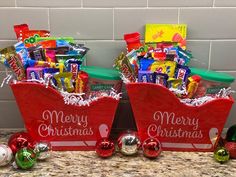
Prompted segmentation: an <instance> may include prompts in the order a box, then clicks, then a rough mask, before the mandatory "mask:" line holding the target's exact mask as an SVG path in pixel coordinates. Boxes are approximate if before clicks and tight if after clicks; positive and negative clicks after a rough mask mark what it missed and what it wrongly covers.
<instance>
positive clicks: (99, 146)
mask: <svg viewBox="0 0 236 177" xmlns="http://www.w3.org/2000/svg"><path fill="white" fill-rule="evenodd" d="M95 151H96V153H97V155H98V156H100V157H104V158H106V157H110V156H112V155H113V153H114V152H115V144H114V143H113V142H112V141H110V140H109V139H107V138H102V139H100V140H99V141H97V143H96V149H95Z"/></svg>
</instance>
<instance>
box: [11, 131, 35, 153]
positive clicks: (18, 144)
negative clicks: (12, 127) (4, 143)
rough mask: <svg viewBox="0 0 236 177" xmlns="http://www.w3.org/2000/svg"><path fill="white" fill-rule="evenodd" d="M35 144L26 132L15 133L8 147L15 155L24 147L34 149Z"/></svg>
mask: <svg viewBox="0 0 236 177" xmlns="http://www.w3.org/2000/svg"><path fill="white" fill-rule="evenodd" d="M34 144H35V143H34V141H33V140H32V138H31V137H30V135H29V134H28V133H26V132H18V133H15V134H13V135H12V136H11V137H10V139H9V141H8V146H9V147H10V148H11V150H12V152H13V154H16V152H17V151H18V150H19V149H21V148H24V147H28V148H31V149H34Z"/></svg>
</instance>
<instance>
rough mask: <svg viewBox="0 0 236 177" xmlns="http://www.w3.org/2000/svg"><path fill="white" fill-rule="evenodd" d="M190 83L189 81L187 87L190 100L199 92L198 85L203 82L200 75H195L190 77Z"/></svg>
mask: <svg viewBox="0 0 236 177" xmlns="http://www.w3.org/2000/svg"><path fill="white" fill-rule="evenodd" d="M188 81H189V83H188V86H187V92H188V98H192V97H193V96H194V94H195V93H196V91H197V88H198V84H199V82H200V81H201V77H200V76H198V75H194V76H191V77H189V78H188Z"/></svg>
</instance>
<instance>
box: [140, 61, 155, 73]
mask: <svg viewBox="0 0 236 177" xmlns="http://www.w3.org/2000/svg"><path fill="white" fill-rule="evenodd" d="M154 62H155V60H153V59H147V58H141V59H140V61H139V67H140V68H139V69H140V70H141V71H150V70H151V69H150V67H151V65H152V64H153V63H154Z"/></svg>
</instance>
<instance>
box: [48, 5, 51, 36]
mask: <svg viewBox="0 0 236 177" xmlns="http://www.w3.org/2000/svg"><path fill="white" fill-rule="evenodd" d="M48 28H49V31H51V23H50V8H48Z"/></svg>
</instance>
